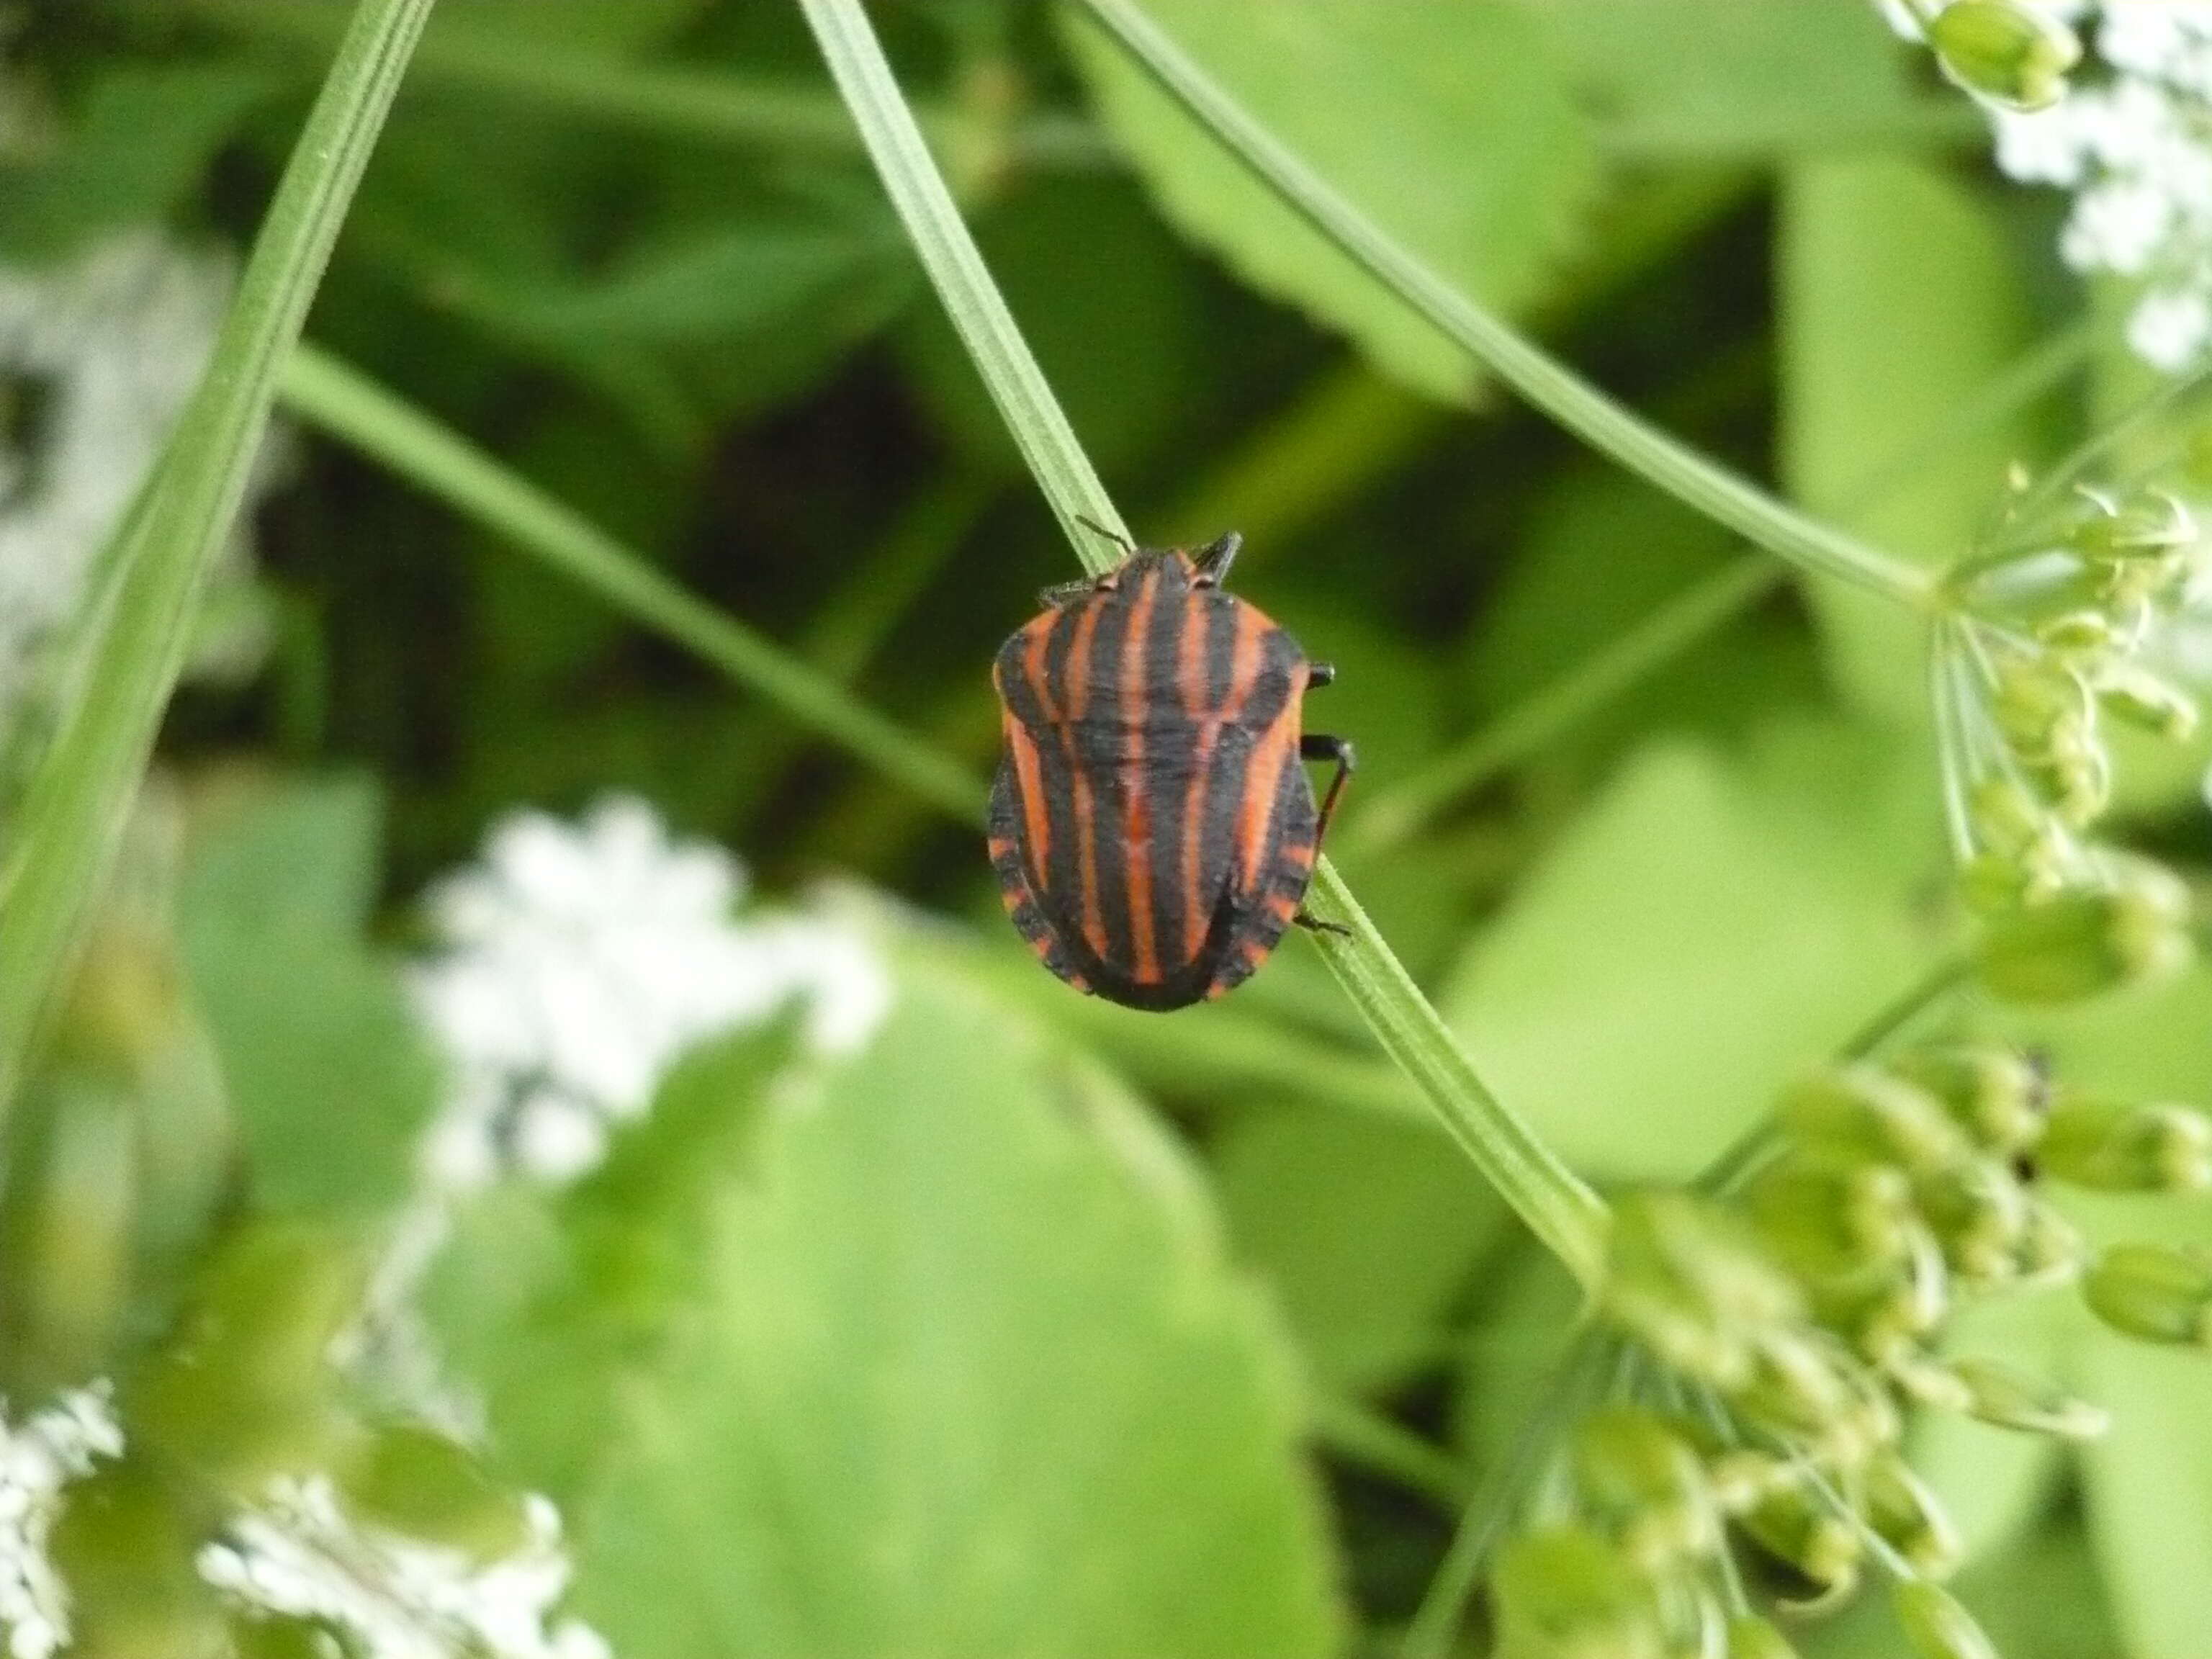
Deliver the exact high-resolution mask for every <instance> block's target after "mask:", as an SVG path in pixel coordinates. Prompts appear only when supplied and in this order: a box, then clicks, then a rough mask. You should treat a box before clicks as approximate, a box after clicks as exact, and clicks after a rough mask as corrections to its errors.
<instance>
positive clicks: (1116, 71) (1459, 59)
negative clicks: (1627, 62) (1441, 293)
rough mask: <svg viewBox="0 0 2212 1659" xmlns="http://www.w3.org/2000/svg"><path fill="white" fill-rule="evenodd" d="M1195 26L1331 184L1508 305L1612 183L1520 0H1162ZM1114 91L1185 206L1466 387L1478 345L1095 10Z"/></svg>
mask: <svg viewBox="0 0 2212 1659" xmlns="http://www.w3.org/2000/svg"><path fill="white" fill-rule="evenodd" d="M1147 9H1148V10H1149V11H1150V12H1151V14H1152V16H1153V18H1154V19H1155V20H1156V21H1158V24H1159V25H1160V27H1163V28H1164V29H1165V30H1167V31H1168V32H1169V33H1170V34H1172V35H1173V36H1174V37H1175V39H1176V42H1177V44H1178V45H1180V46H1182V48H1183V49H1184V50H1185V51H1187V52H1189V53H1190V54H1191V55H1192V56H1193V57H1194V58H1196V59H1197V60H1198V61H1199V62H1200V64H1203V65H1204V66H1205V67H1206V70H1207V71H1208V72H1209V73H1210V74H1212V75H1213V76H1216V77H1218V79H1219V80H1220V81H1221V82H1222V83H1223V84H1224V85H1225V87H1227V88H1228V89H1229V90H1230V91H1231V93H1233V94H1235V95H1236V96H1237V99H1238V100H1240V101H1241V102H1242V103H1243V105H1244V106H1246V107H1247V108H1249V110H1250V111H1251V112H1252V113H1253V114H1254V115H1255V117H1256V118H1258V119H1259V120H1260V121H1261V122H1262V123H1264V124H1265V125H1267V127H1268V128H1270V129H1271V130H1272V131H1273V132H1275V133H1276V134H1277V135H1278V136H1279V137H1281V138H1282V139H1283V141H1284V142H1285V143H1287V144H1289V145H1290V146H1291V149H1294V150H1296V151H1297V153H1298V154H1299V155H1300V156H1301V157H1302V158H1303V159H1304V161H1307V162H1308V163H1310V165H1311V166H1312V167H1314V168H1315V169H1316V171H1317V172H1318V173H1320V174H1321V175H1322V177H1323V178H1325V179H1328V181H1329V183H1330V184H1332V185H1334V186H1335V187H1336V188H1337V189H1338V190H1340V191H1342V192H1343V193H1344V194H1345V195H1346V196H1347V197H1350V198H1351V199H1352V200H1353V201H1355V202H1357V203H1358V204H1360V206H1361V207H1362V208H1364V210H1366V211H1367V212H1369V213H1370V214H1371V215H1372V216H1374V218H1375V219H1376V222H1378V223H1380V224H1381V225H1382V226H1383V228H1384V229H1386V230H1388V231H1389V232H1390V233H1391V234H1394V235H1395V236H1397V237H1399V238H1400V239H1401V240H1403V241H1404V242H1405V244H1406V245H1407V246H1408V247H1410V248H1411V249H1412V250H1413V252H1416V253H1418V254H1419V255H1421V256H1422V257H1423V258H1425V259H1427V260H1428V261H1429V262H1430V264H1431V265H1433V266H1434V268H1435V269H1436V270H1437V271H1439V272H1440V273H1441V274H1443V276H1446V277H1448V278H1450V279H1452V280H1455V281H1456V282H1459V283H1464V284H1465V285H1466V286H1467V288H1468V289H1469V290H1470V291H1471V292H1472V293H1473V294H1474V295H1476V296H1477V297H1478V298H1480V299H1481V300H1482V301H1484V302H1485V303H1486V304H1488V305H1491V306H1492V307H1498V308H1499V309H1503V310H1508V311H1510V310H1513V309H1515V308H1517V307H1521V306H1523V305H1526V304H1527V303H1528V302H1529V301H1531V300H1533V299H1534V298H1535V297H1536V296H1537V295H1539V294H1540V293H1541V290H1542V287H1543V283H1544V280H1545V278H1546V276H1547V275H1548V274H1549V273H1550V272H1551V270H1553V268H1554V267H1555V266H1556V265H1557V264H1558V263H1559V260H1560V259H1561V258H1562V257H1563V255H1565V253H1566V252H1569V251H1571V247H1572V244H1573V241H1574V238H1575V233H1576V229H1577V224H1578V222H1579V220H1580V217H1581V215H1582V213H1583V210H1585V209H1586V208H1587V207H1588V206H1589V203H1590V200H1591V198H1592V197H1593V195H1594V193H1595V188H1596V184H1597V169H1596V162H1595V152H1594V150H1593V149H1592V147H1591V144H1590V142H1589V133H1588V131H1587V129H1586V126H1585V123H1584V121H1583V117H1582V114H1581V112H1579V111H1578V110H1577V108H1576V106H1575V104H1574V101H1573V99H1572V98H1571V95H1570V94H1569V92H1568V89H1567V87H1566V84H1565V81H1564V80H1563V79H1562V77H1561V76H1560V74H1559V70H1558V67H1557V65H1556V64H1554V63H1553V60H1552V58H1551V54H1550V52H1549V51H1548V49H1547V45H1546V42H1545V40H1544V39H1543V35H1542V32H1541V30H1540V29H1539V28H1538V27H1537V26H1536V25H1535V24H1534V23H1533V22H1532V21H1530V20H1529V19H1528V17H1527V16H1526V15H1523V14H1522V11H1521V10H1520V9H1518V8H1517V7H1516V6H1514V5H1513V4H1511V3H1510V0H1463V3H1460V4H1455V5H1450V6H1407V5H1376V4H1374V3H1371V0H1152V3H1151V4H1150V5H1149V6H1148V7H1147ZM1068 33H1069V37H1070V40H1071V41H1072V44H1073V51H1074V53H1075V58H1076V61H1077V63H1078V64H1079V66H1080V67H1081V69H1082V70H1083V72H1084V74H1085V77H1086V78H1087V79H1088V80H1089V81H1090V82H1091V90H1092V92H1093V94H1095V95H1096V97H1097V100H1098V104H1099V107H1100V109H1101V111H1102V112H1103V114H1104V115H1105V117H1106V118H1107V120H1108V122H1109V124H1110V125H1112V127H1113V128H1114V131H1115V133H1116V134H1117V135H1118V136H1119V137H1121V141H1122V142H1123V143H1125V144H1127V146H1128V148H1129V151H1130V153H1131V155H1133V157H1134V158H1135V160H1136V161H1137V164H1138V166H1139V167H1140V168H1141V169H1142V170H1143V172H1144V174H1145V176H1146V179H1147V180H1148V181H1149V182H1150V183H1151V185H1152V187H1153V189H1154V190H1155V191H1157V192H1158V196H1159V199H1160V203H1161V205H1162V207H1163V209H1164V210H1165V212H1166V213H1167V214H1168V216H1170V218H1171V219H1173V220H1174V221H1175V222H1176V224H1177V225H1178V226H1180V227H1181V228H1182V230H1183V232H1184V233H1185V234H1187V235H1188V236H1190V237H1192V238H1193V239H1194V240H1197V241H1198V242H1200V243H1201V244H1203V245H1204V246H1207V247H1210V248H1212V250H1213V251H1214V252H1217V253H1218V254H1219V255H1221V256H1222V257H1223V258H1225V259H1226V260H1227V261H1228V262H1229V264H1230V265H1231V267H1232V268H1233V269H1234V270H1236V271H1237V273H1238V274H1239V275H1240V276H1243V277H1244V278H1245V280H1247V281H1248V282H1250V283H1252V284H1253V285H1254V286H1255V287H1256V288H1258V289H1261V290H1262V291H1263V292H1265V293H1267V294H1271V295H1275V296H1276V297H1278V298H1279V299H1283V300H1286V301H1290V302H1291V303H1293V304H1296V305H1297V306H1300V307H1303V308H1304V309H1305V310H1306V311H1307V312H1309V313H1310V314H1312V315H1313V316H1314V317H1316V319H1319V320H1320V321H1321V322H1322V323H1323V324H1324V325H1327V326H1328V327H1331V328H1334V329H1338V330H1340V331H1344V332H1346V333H1348V334H1350V335H1351V336H1352V337H1353V338H1354V339H1355V340H1356V341H1358V343H1359V345H1360V347H1361V349H1363V350H1364V351H1365V352H1367V354H1368V355H1369V356H1370V357H1371V358H1372V359H1373V360H1374V361H1375V362H1376V366H1377V367H1378V368H1383V369H1384V370H1385V371H1387V372H1388V373H1389V374H1394V375H1396V376H1398V377H1400V378H1401V379H1403V380H1406V381H1407V383H1408V384H1410V385H1412V386H1415V387H1416V388H1418V389H1419V390H1421V391H1425V392H1428V393H1430V394H1431V396H1434V397H1437V398H1445V399H1448V400H1450V401H1455V402H1458V401H1464V400H1465V399H1466V398H1468V395H1469V393H1470V392H1471V389H1472V387H1473V386H1474V380H1475V371H1474V368H1473V366H1472V365H1471V364H1470V363H1469V362H1468V357H1467V354H1466V353H1465V352H1464V351H1462V349H1460V348H1459V347H1457V346H1455V345H1454V344H1452V343H1449V341H1447V340H1446V339H1445V338H1444V337H1443V336H1442V335H1440V334H1438V333H1437V331H1435V330H1434V329H1433V328H1431V326H1430V325H1428V324H1427V323H1425V322H1424V321H1422V320H1420V319H1419V318H1417V317H1416V316H1415V315H1414V314H1413V313H1412V312H1411V311H1410V310H1408V309H1407V307H1406V306H1405V305H1404V304H1403V303H1402V302H1401V301H1399V300H1397V299H1396V298H1395V297H1394V296H1392V295H1389V294H1388V293H1386V292H1385V291H1384V290H1383V288H1382V287H1381V286H1380V285H1379V284H1378V283H1376V281H1375V280H1374V278H1372V277H1371V276H1368V275H1367V274H1366V273H1365V272H1364V270H1361V269H1359V268H1358V266H1357V265H1355V264H1353V262H1352V259H1351V258H1349V257H1348V256H1346V254H1344V253H1342V252H1340V251H1339V250H1338V249H1337V248H1336V247H1335V246H1334V245H1333V244H1332V243H1330V242H1328V240H1326V239H1325V238H1323V237H1322V235H1321V234H1319V233H1317V232H1316V231H1315V230H1313V229H1311V228H1310V227H1309V226H1308V225H1307V224H1306V223H1305V222H1304V220H1303V219H1301V218H1299V217H1298V216H1297V214H1296V213H1294V212H1293V211H1292V210H1291V209H1289V208H1287V207H1285V205H1283V204H1282V203H1281V202H1280V201H1279V200H1278V199H1277V198H1276V197H1275V196H1274V195H1273V193H1272V192H1271V191H1268V190H1267V189H1266V188H1264V187H1263V186H1261V185H1258V184H1256V183H1255V182H1254V181H1253V179H1251V177H1250V175H1249V173H1246V171H1245V170H1244V168H1243V166H1242V165H1241V164H1240V163H1239V162H1238V161H1237V160H1236V159H1235V158H1234V157H1232V156H1231V155H1229V154H1228V152H1227V151H1225V149H1223V148H1222V147H1221V145H1220V144H1219V143H1218V142H1217V141H1216V140H1215V139H1214V138H1213V137H1212V136H1211V135H1209V134H1208V133H1207V132H1206V130H1205V129H1204V128H1203V127H1202V126H1200V125H1199V124H1198V123H1197V122H1196V121H1194V120H1193V119H1192V118H1190V117H1189V116H1188V115H1187V114H1185V113H1184V112H1183V111H1182V108H1181V107H1180V106H1178V105H1176V103H1175V102H1174V101H1173V100H1171V99H1170V98H1169V96H1168V95H1167V94H1164V93H1163V92H1162V91H1161V90H1160V89H1159V88H1158V87H1156V86H1155V85H1154V84H1153V83H1152V81H1151V80H1150V79H1149V78H1147V77H1146V75H1145V73H1144V71H1143V70H1140V69H1139V68H1137V67H1136V66H1135V65H1133V64H1131V63H1130V62H1129V61H1128V60H1127V58H1125V57H1124V56H1123V55H1122V54H1121V52H1120V51H1119V50H1118V49H1117V48H1115V46H1112V45H1111V44H1110V43H1109V42H1108V41H1106V40H1103V38H1101V37H1100V36H1099V35H1098V34H1097V33H1096V32H1095V31H1094V30H1093V29H1092V28H1091V27H1088V26H1085V25H1074V26H1072V27H1070V29H1069V31H1068Z"/></svg>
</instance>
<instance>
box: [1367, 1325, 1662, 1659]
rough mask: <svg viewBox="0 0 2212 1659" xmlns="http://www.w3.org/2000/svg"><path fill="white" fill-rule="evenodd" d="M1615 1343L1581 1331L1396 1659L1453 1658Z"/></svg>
mask: <svg viewBox="0 0 2212 1659" xmlns="http://www.w3.org/2000/svg"><path fill="white" fill-rule="evenodd" d="M1618 1351H1619V1344H1618V1342H1617V1341H1616V1340H1615V1339H1614V1338H1613V1337H1612V1336H1611V1335H1610V1334H1608V1333H1607V1332H1606V1331H1604V1330H1603V1329H1601V1328H1596V1327H1585V1328H1583V1330H1582V1332H1581V1333H1580V1334H1578V1335H1577V1337H1576V1338H1575V1340H1574V1344H1573V1346H1571V1347H1570V1348H1569V1349H1568V1350H1567V1352H1566V1355H1565V1358H1563V1359H1561V1360H1560V1362H1559V1366H1558V1368H1557V1369H1556V1370H1554V1371H1553V1374H1552V1378H1551V1381H1550V1383H1549V1384H1548V1385H1547V1387H1546V1388H1545V1389H1544V1391H1543V1394H1542V1395H1541V1399H1542V1401H1543V1403H1542V1404H1541V1406H1540V1407H1537V1410H1536V1413H1535V1415H1534V1418H1533V1419H1531V1420H1530V1422H1529V1424H1528V1427H1527V1428H1526V1429H1525V1430H1524V1431H1522V1436H1521V1438H1520V1440H1519V1442H1518V1443H1516V1445H1515V1446H1514V1448H1513V1449H1512V1450H1511V1451H1510V1452H1509V1453H1508V1454H1507V1455H1505V1456H1504V1457H1502V1458H1500V1459H1499V1460H1498V1462H1497V1463H1496V1464H1495V1465H1493V1466H1492V1468H1490V1470H1489V1471H1488V1472H1487V1473H1486V1474H1484V1476H1483V1478H1482V1485H1481V1486H1480V1488H1478V1489H1477V1491H1476V1492H1475V1494H1474V1500H1473V1501H1472V1502H1471V1503H1469V1504H1468V1506H1467V1510H1466V1513H1465V1514H1464V1515H1463V1516H1462V1517H1461V1519H1460V1524H1459V1528H1458V1530H1457V1531H1455V1532H1454V1533H1453V1534H1452V1541H1451V1547H1450V1548H1449V1549H1448V1550H1446V1551H1445V1552H1444V1559H1443V1561H1442V1562H1441V1563H1439V1564H1438V1565H1437V1571H1436V1573H1435V1575H1434V1576H1433V1577H1431V1578H1430V1580H1429V1588H1428V1589H1427V1590H1426V1591H1425V1593H1424V1594H1423V1595H1422V1596H1421V1605H1420V1607H1419V1608H1418V1609H1416V1610H1415V1612H1414V1613H1413V1621H1412V1622H1411V1623H1410V1624H1408V1625H1407V1626H1406V1633H1405V1637H1404V1638H1403V1640H1402V1641H1401V1644H1400V1645H1399V1649H1398V1659H1445V1656H1446V1655H1448V1654H1449V1653H1450V1652H1451V1651H1452V1647H1453V1643H1454V1639H1455V1638H1456V1636H1457V1634H1458V1632H1459V1626H1460V1621H1461V1620H1462V1619H1464V1618H1465V1617H1466V1616H1467V1605H1468V1602H1469V1601H1472V1600H1474V1587H1475V1584H1476V1582H1477V1581H1478V1580H1479V1579H1480V1577H1481V1576H1482V1567H1483V1563H1484V1562H1486V1560H1488V1559H1490V1553H1491V1551H1492V1549H1493V1548H1495V1547H1497V1544H1498V1540H1499V1539H1500V1538H1501V1537H1503V1536H1504V1533H1505V1528H1507V1526H1509V1525H1510V1523H1511V1522H1512V1519H1513V1513H1514V1510H1515V1509H1516V1506H1517V1505H1518V1504H1520V1502H1521V1498H1522V1494H1523V1493H1524V1492H1527V1491H1528V1487H1529V1486H1530V1485H1531V1484H1533V1483H1534V1480H1535V1479H1536V1476H1537V1475H1538V1474H1539V1473H1541V1470H1542V1468H1543V1467H1544V1464H1545V1463H1546V1462H1547V1460H1548V1459H1549V1458H1550V1457H1551V1455H1552V1452H1553V1447H1554V1446H1555V1445H1556V1444H1557V1443H1558V1441H1559V1436H1560V1435H1561V1434H1562V1433H1563V1432H1564V1431H1565V1429H1566V1428H1567V1426H1568V1425H1570V1424H1571V1423H1573V1422H1574V1421H1575V1420H1576V1419H1578V1418H1579V1417H1581V1415H1582V1414H1583V1413H1584V1412H1585V1411H1587V1410H1588V1409H1589V1405H1590V1402H1591V1401H1592V1399H1593V1398H1594V1397H1595V1395H1596V1392H1597V1390H1598V1389H1599V1388H1600V1387H1601V1385H1602V1383H1603V1381H1604V1379H1605V1377H1606V1376H1607V1373H1608V1372H1609V1371H1611V1370H1613V1364H1614V1361H1615V1359H1616V1357H1617V1354H1618Z"/></svg>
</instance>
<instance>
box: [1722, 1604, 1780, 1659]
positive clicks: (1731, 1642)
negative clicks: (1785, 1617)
mask: <svg viewBox="0 0 2212 1659" xmlns="http://www.w3.org/2000/svg"><path fill="white" fill-rule="evenodd" d="M1728 1659H1797V1650H1796V1649H1795V1648H1793V1647H1791V1646H1790V1643H1789V1640H1788V1638H1785V1637H1784V1635H1783V1634H1782V1632H1780V1631H1778V1630H1777V1629H1775V1628H1774V1626H1772V1625H1771V1624H1769V1623H1768V1622H1767V1621H1766V1620H1764V1619H1761V1618H1759V1617H1758V1616H1757V1615H1756V1614H1753V1613H1739V1614H1738V1615H1737V1616H1736V1617H1735V1618H1733V1619H1731V1620H1729V1624H1728Z"/></svg>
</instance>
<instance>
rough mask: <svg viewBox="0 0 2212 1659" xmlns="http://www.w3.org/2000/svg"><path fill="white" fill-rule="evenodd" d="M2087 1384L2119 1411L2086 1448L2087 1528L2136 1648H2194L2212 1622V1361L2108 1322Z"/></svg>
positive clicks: (2188, 1658)
mask: <svg viewBox="0 0 2212 1659" xmlns="http://www.w3.org/2000/svg"><path fill="white" fill-rule="evenodd" d="M2079 1375H2080V1376H2081V1385H2080V1386H2081V1388H2082V1389H2083V1390H2084V1391H2085V1392H2087V1394H2088V1395H2090V1396H2091V1397H2092V1398H2093V1399H2095V1400H2097V1401H2100V1403H2101V1404H2103V1405H2104V1406H2106V1407H2107V1408H2108V1409H2110V1411H2111V1412H2112V1431H2111V1432H2110V1433H2109V1434H2107V1435H2106V1437H2105V1438H2104V1439H2103V1440H2101V1441H2100V1442H2098V1443H2096V1444H2094V1445H2093V1446H2091V1447H2089V1448H2088V1449H2087V1450H2086V1452H2085V1453H2084V1455H2083V1465H2084V1468H2085V1469H2086V1471H2087V1494H2088V1505H2089V1539H2090V1544H2091V1547H2092V1548H2093V1550H2094V1552H2095V1553H2096V1558H2097V1561H2098V1565H2100V1568H2101V1569H2102V1571H2103V1575H2104V1581H2105V1587H2106V1592H2107V1593H2108V1594H2109V1595H2111V1597H2112V1613H2113V1617H2114V1620H2115V1621H2116V1622H2117V1623H2118V1626H2119V1628H2120V1631H2121V1632H2122V1634H2123V1635H2124V1638H2126V1650H2127V1652H2128V1654H2129V1655H2130V1659H2194V1656H2195V1655H2197V1654H2199V1653H2202V1652H2203V1650H2204V1632H2206V1631H2207V1630H2208V1629H2212V1574H2208V1573H2206V1571H2204V1564H2205V1563H2206V1562H2207V1561H2212V1367H2208V1365H2207V1364H2206V1361H2205V1358H2204V1356H2203V1355H2202V1354H2199V1353H2195V1352H2186V1351H2176V1350H2172V1349H2165V1348H2155V1347H2152V1346H2148V1344H2143V1343H2136V1342H2129V1341H2127V1340H2124V1339H2123V1338H2120V1337H2118V1336H2112V1335H2108V1334H2102V1333H2100V1334H2097V1335H2096V1336H2095V1337H2093V1339H2091V1340H2088V1341H2087V1342H2086V1343H2085V1344H2084V1346H2083V1352H2082V1354H2081V1362H2080V1372H2079Z"/></svg>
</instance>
